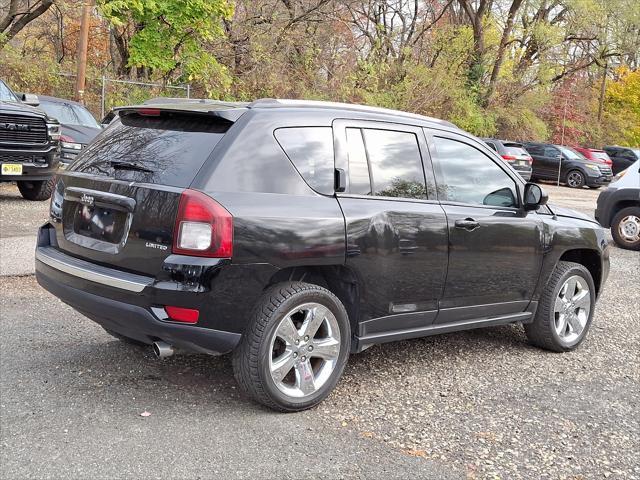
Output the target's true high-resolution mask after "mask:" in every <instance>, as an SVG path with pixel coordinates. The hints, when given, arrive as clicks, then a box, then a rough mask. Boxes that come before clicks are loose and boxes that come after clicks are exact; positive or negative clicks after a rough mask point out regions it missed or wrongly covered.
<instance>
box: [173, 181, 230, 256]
mask: <svg viewBox="0 0 640 480" xmlns="http://www.w3.org/2000/svg"><path fill="white" fill-rule="evenodd" d="M172 251H173V253H177V254H182V255H195V256H198V257H211V258H229V257H231V256H233V217H232V216H231V214H230V213H229V212H228V211H227V210H226V209H225V208H224V207H223V206H222V205H220V204H219V203H218V202H216V201H215V200H214V199H213V198H211V197H209V196H208V195H205V194H204V193H202V192H198V191H197V190H185V191H184V192H182V196H181V197H180V204H179V206H178V215H177V217H176V224H175V228H174V232H173V248H172Z"/></svg>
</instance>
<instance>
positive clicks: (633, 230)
mask: <svg viewBox="0 0 640 480" xmlns="http://www.w3.org/2000/svg"><path fill="white" fill-rule="evenodd" d="M618 233H619V234H620V236H621V237H622V238H624V240H625V241H627V242H629V243H635V242H637V241H638V240H640V218H638V217H636V216H635V215H627V216H626V217H624V218H623V219H622V220H620V223H619V224H618Z"/></svg>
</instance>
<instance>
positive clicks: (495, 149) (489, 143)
mask: <svg viewBox="0 0 640 480" xmlns="http://www.w3.org/2000/svg"><path fill="white" fill-rule="evenodd" d="M484 143H486V144H487V145H488V146H489V148H491V150H494V151H496V152H497V151H498V149H497V148H496V146H495V145H494V144H493V143H492V142H484Z"/></svg>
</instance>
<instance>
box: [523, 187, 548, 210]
mask: <svg viewBox="0 0 640 480" xmlns="http://www.w3.org/2000/svg"><path fill="white" fill-rule="evenodd" d="M547 200H549V196H548V195H547V193H546V192H545V191H544V190H543V189H542V187H540V185H536V184H535V183H527V184H526V185H525V186H524V209H525V210H527V211H529V210H538V209H539V208H540V206H542V205H545V204H546V203H547Z"/></svg>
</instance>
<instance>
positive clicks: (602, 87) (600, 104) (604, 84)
mask: <svg viewBox="0 0 640 480" xmlns="http://www.w3.org/2000/svg"><path fill="white" fill-rule="evenodd" d="M608 67H609V63H608V62H605V64H604V71H603V72H602V83H601V84H600V98H599V100H598V124H600V123H601V122H602V113H603V111H604V96H605V94H606V93H607V68H608Z"/></svg>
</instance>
